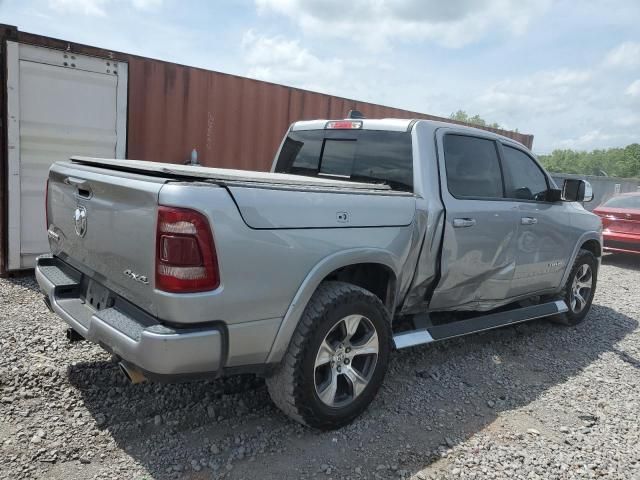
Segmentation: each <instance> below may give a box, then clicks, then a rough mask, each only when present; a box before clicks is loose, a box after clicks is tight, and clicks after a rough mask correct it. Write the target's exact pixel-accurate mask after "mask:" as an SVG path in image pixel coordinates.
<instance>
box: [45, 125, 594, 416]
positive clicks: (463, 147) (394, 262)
mask: <svg viewBox="0 0 640 480" xmlns="http://www.w3.org/2000/svg"><path fill="white" fill-rule="evenodd" d="M590 190H591V187H590V185H588V183H586V182H584V181H580V180H567V181H566V183H565V184H564V185H563V186H562V189H559V188H558V187H557V186H556V184H555V183H554V181H553V180H552V178H551V177H550V176H549V175H548V174H547V173H546V172H545V171H544V170H543V168H542V167H541V166H540V165H539V163H538V162H537V161H536V159H535V158H534V157H533V156H532V154H531V153H530V152H529V151H528V150H527V149H526V148H524V147H523V146H522V145H520V144H519V143H517V142H514V141H513V140H510V139H508V138H505V137H502V136H499V135H495V134H493V133H490V132H487V131H483V130H478V129H473V128H468V127H463V126H457V125H451V124H446V123H438V122H433V121H425V120H397V119H385V120H369V119H352V118H349V119H346V120H314V121H301V122H296V123H294V124H293V125H292V126H291V127H290V128H289V130H288V131H287V133H286V136H285V138H284V140H283V142H282V144H281V147H280V149H279V151H278V153H277V154H276V157H275V160H274V163H273V168H272V172H270V173H262V172H246V171H237V170H225V169H214V168H204V167H198V166H182V165H170V164H161V163H153V162H141V161H118V160H104V159H96V158H86V157H74V158H72V159H71V160H70V161H67V162H58V163H56V164H54V165H53V167H52V168H51V171H50V175H49V180H48V186H47V198H48V200H47V225H48V235H49V241H50V247H51V255H46V256H43V257H40V258H39V259H38V262H37V267H36V276H37V279H38V282H39V284H40V287H41V288H42V290H43V292H44V294H45V301H46V303H47V305H48V306H49V307H50V308H51V309H52V311H54V312H55V313H57V314H58V315H59V316H60V317H62V319H63V320H64V321H65V322H66V323H67V324H68V325H69V327H70V328H69V330H68V331H67V333H68V335H69V337H70V338H71V339H87V340H89V341H92V342H96V343H98V344H100V345H101V346H103V347H104V348H105V349H106V350H108V351H109V352H111V353H112V354H113V355H114V356H115V357H116V358H117V359H118V361H119V362H120V366H121V368H122V370H123V372H124V373H125V375H127V377H128V378H129V379H130V380H132V381H133V382H139V381H143V380H145V379H151V380H156V381H172V380H178V379H180V380H183V379H185V378H191V377H202V376H216V375H230V374H234V373H240V372H253V373H256V374H259V375H263V376H265V377H266V382H267V386H268V389H269V392H270V394H271V396H272V398H273V400H274V402H275V403H276V405H277V406H278V407H280V408H281V409H282V410H283V411H284V412H285V413H286V414H288V415H289V416H290V417H292V418H294V419H295V420H297V421H299V422H302V423H304V424H306V425H309V426H313V427H318V428H323V429H328V428H336V427H339V426H341V425H344V424H346V423H348V422H350V421H351V420H353V419H354V418H355V417H356V416H357V415H359V414H360V413H361V412H362V411H363V410H364V409H365V408H366V407H367V405H368V404H369V403H370V402H371V401H372V399H373V398H374V396H375V394H376V392H377V390H378V388H379V387H380V385H381V383H382V381H383V377H384V375H385V371H386V369H387V365H388V362H389V357H390V354H391V352H392V350H393V348H404V347H409V346H415V345H420V344H428V343H431V342H435V341H438V340H443V339H447V338H451V337H456V336H460V335H465V334H468V333H472V332H477V331H481V330H487V329H491V328H496V327H500V326H503V325H508V324H513V323H517V322H523V321H527V320H532V319H536V318H541V317H551V318H553V319H554V320H557V321H560V322H564V323H566V324H569V325H574V324H577V323H578V322H580V321H582V320H583V319H584V318H585V316H586V314H587V312H588V311H589V308H590V306H591V301H592V299H593V295H594V292H595V288H596V279H597V273H598V266H599V261H600V255H601V251H602V241H601V234H602V233H601V224H600V220H599V219H598V217H597V216H595V215H593V214H591V213H589V212H587V211H586V210H585V209H584V208H583V207H582V205H581V204H580V203H579V202H581V201H588V200H589V199H590V197H591V196H592V194H591V191H590Z"/></svg>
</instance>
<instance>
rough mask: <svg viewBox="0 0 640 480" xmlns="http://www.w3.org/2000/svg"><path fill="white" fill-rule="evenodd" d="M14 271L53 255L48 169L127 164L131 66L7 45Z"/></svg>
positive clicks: (10, 261) (10, 263)
mask: <svg viewBox="0 0 640 480" xmlns="http://www.w3.org/2000/svg"><path fill="white" fill-rule="evenodd" d="M7 72H8V78H7V108H8V112H9V116H8V127H7V130H8V142H9V150H8V151H9V162H8V164H9V176H8V189H9V242H8V247H9V249H8V250H9V252H8V267H9V269H10V270H14V269H21V268H29V267H33V266H34V261H35V258H36V256H37V255H40V254H42V253H45V252H47V251H48V250H49V246H48V244H47V235H46V228H45V218H44V196H45V182H46V179H47V175H48V171H49V167H51V165H52V164H53V163H54V162H56V161H58V160H68V159H69V157H71V156H72V155H87V156H94V157H107V158H124V156H125V143H126V112H127V102H126V98H127V64H126V63H121V62H114V61H113V60H110V59H101V58H95V57H89V56H85V55H78V54H75V53H70V52H64V51H61V50H54V49H49V48H43V47H36V46H32V45H24V44H19V43H15V42H7Z"/></svg>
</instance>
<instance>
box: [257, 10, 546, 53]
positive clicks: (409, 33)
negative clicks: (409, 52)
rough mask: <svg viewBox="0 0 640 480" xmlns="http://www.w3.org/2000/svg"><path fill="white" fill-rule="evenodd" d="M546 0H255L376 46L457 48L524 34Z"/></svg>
mask: <svg viewBox="0 0 640 480" xmlns="http://www.w3.org/2000/svg"><path fill="white" fill-rule="evenodd" d="M549 5H550V1H549V0H540V1H535V2H534V1H515V0H487V1H484V2H478V1H475V0H448V1H441V0H387V1H385V0H351V1H348V2H345V1H343V0H328V1H319V0H256V6H257V8H258V11H259V12H260V13H263V14H264V13H268V12H274V13H277V14H281V15H285V16H287V17H289V18H291V19H292V20H293V21H294V22H296V23H297V24H298V25H299V26H300V27H301V29H302V30H303V31H305V32H310V33H313V34H319V35H323V36H335V37H342V38H353V39H357V41H358V42H362V43H366V44H368V45H369V46H370V47H376V48H379V47H380V46H384V45H386V44H388V43H389V42H399V41H405V42H408V41H411V40H415V39H429V40H433V41H435V42H437V43H439V44H442V45H444V46H446V47H452V48H458V47H462V46H464V45H467V44H469V43H472V42H475V41H477V40H480V39H482V38H483V37H486V36H488V35H490V34H492V33H495V32H505V31H506V32H507V33H508V34H511V35H518V34H522V33H524V32H525V31H526V30H527V29H528V27H529V25H530V23H531V22H532V20H533V19H534V18H536V17H538V16H539V15H541V14H542V13H543V12H544V11H546V10H547V8H548V7H549Z"/></svg>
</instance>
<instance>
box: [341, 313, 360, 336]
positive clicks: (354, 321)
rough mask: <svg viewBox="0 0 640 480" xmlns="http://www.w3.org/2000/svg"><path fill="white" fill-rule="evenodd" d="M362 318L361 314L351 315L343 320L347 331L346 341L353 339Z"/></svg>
mask: <svg viewBox="0 0 640 480" xmlns="http://www.w3.org/2000/svg"><path fill="white" fill-rule="evenodd" d="M361 319H362V317H361V316H360V315H350V316H348V317H346V318H345V319H344V320H343V321H344V327H345V331H346V335H345V338H344V341H345V342H348V341H349V340H351V338H352V337H353V336H354V335H355V334H356V331H357V330H358V327H359V326H360V320H361Z"/></svg>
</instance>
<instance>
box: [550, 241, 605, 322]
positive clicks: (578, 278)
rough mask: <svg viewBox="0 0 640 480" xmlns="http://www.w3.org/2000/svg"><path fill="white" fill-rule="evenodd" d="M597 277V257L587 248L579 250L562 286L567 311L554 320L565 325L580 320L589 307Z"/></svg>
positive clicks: (585, 314)
mask: <svg viewBox="0 0 640 480" xmlns="http://www.w3.org/2000/svg"><path fill="white" fill-rule="evenodd" d="M597 279H598V260H597V258H596V257H595V255H594V254H593V253H591V252H590V251H588V250H580V252H578V256H577V257H576V260H575V262H574V264H573V268H572V269H571V273H570V274H569V278H568V279H567V283H566V284H565V287H564V301H565V303H566V304H567V306H568V307H569V311H568V312H567V313H565V314H563V315H562V316H558V317H556V318H554V320H556V321H557V322H558V323H562V324H565V325H577V324H579V323H580V322H582V321H583V320H584V319H585V317H586V316H587V314H588V313H589V310H590V309H591V302H593V296H594V294H595V292H596V282H597Z"/></svg>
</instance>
